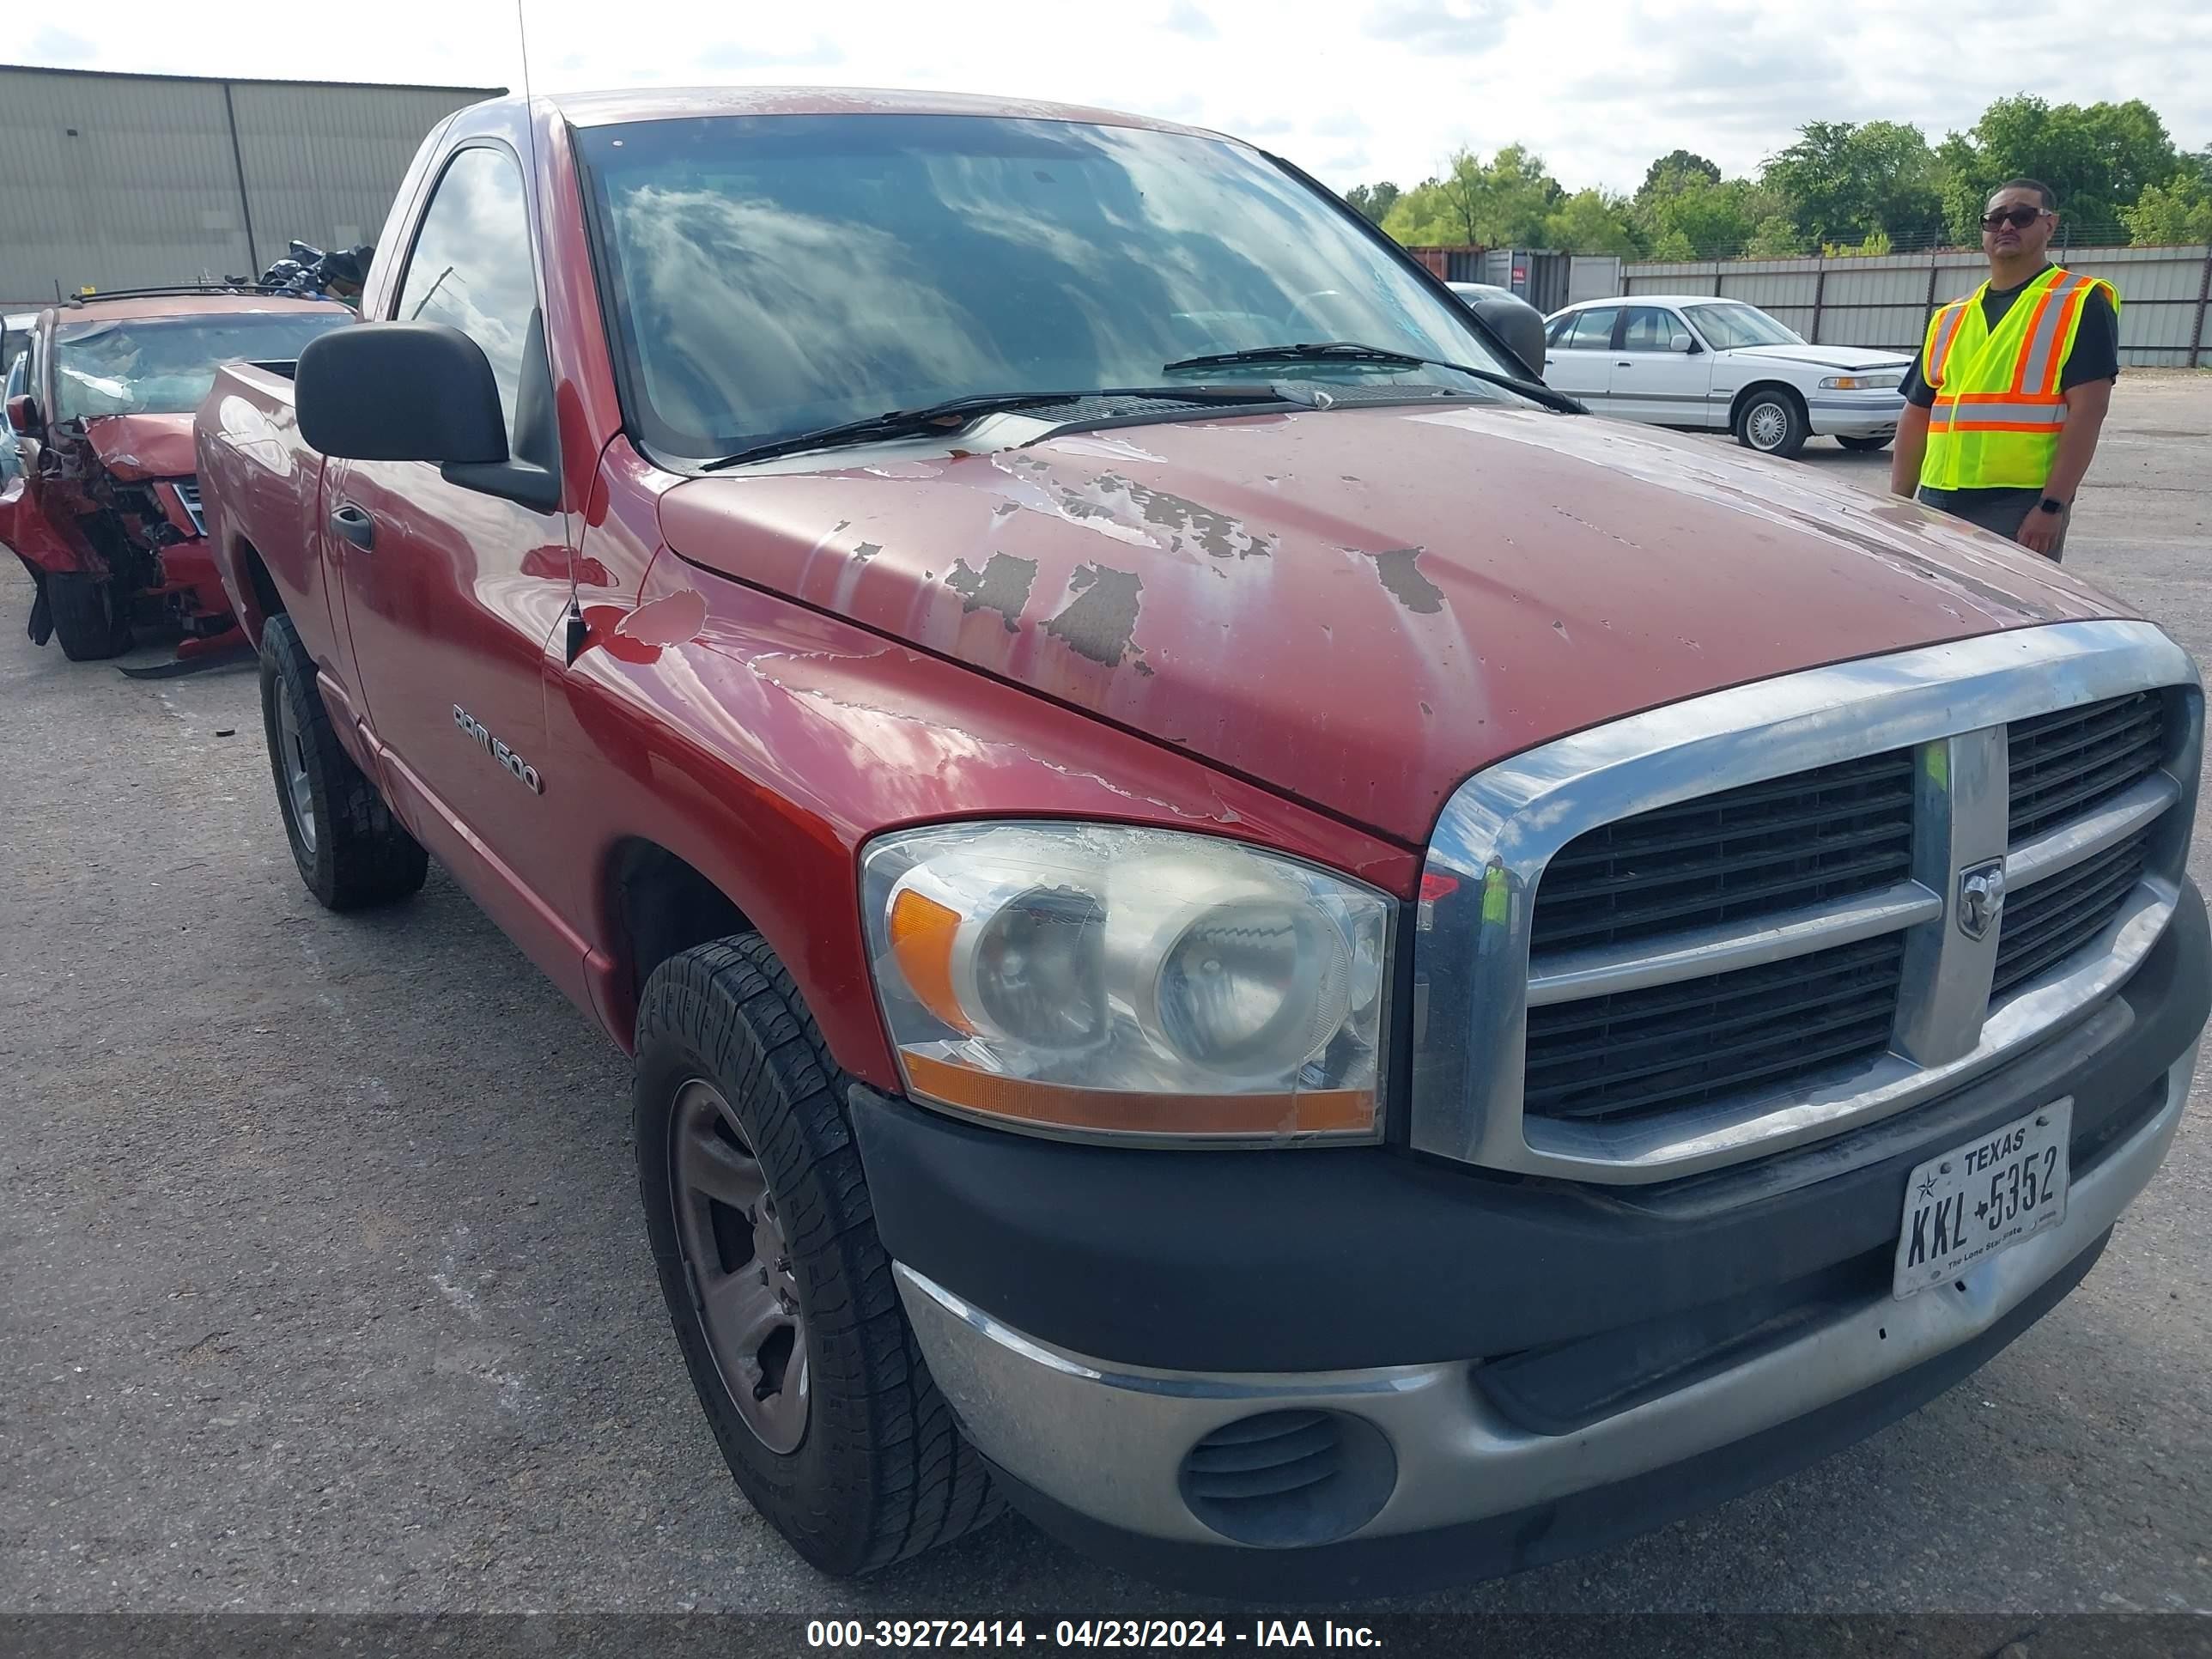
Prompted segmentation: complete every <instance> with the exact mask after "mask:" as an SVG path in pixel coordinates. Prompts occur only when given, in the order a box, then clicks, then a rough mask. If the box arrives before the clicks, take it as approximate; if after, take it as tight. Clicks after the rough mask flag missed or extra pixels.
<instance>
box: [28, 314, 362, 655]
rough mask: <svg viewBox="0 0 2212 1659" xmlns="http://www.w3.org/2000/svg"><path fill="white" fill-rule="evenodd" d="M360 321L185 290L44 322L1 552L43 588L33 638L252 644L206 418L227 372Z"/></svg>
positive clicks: (188, 646) (119, 646)
mask: <svg viewBox="0 0 2212 1659" xmlns="http://www.w3.org/2000/svg"><path fill="white" fill-rule="evenodd" d="M352 319H353V313H352V312H350V311H349V310H347V309H346V308H345V307H343V306H340V305H337V304H334V303H332V302H330V301H307V300H294V299H283V298H278V297H276V296H272V295H250V294H233V293H220V292H217V293H205V292H197V291H192V292H185V293H172V292H164V293H160V294H136V295H108V296H104V297H94V296H87V297H84V298H81V299H76V300H71V301H66V302H64V304H61V305H58V306H54V307H50V308H49V309H47V310H46V311H43V312H41V313H39V316H38V320H37V322H36V323H35V324H34V325H33V327H32V329H31V331H30V337H29V349H28V350H27V353H26V354H25V355H24V358H23V363H22V368H21V374H20V376H11V377H10V380H9V398H8V426H9V439H10V441H11V442H12V444H13V446H14V447H15V450H16V453H17V458H18V460H19V463H20V465H18V466H16V467H15V468H11V469H9V475H8V476H5V477H4V478H3V479H0V543H5V544H7V545H8V546H9V547H10V548H12V549H13V550H15V556H16V557H18V558H19V559H21V561H22V562H23V564H24V567H25V568H27V569H28V570H29V571H30V573H31V580H32V581H33V583H34V584H35V585H36V588H37V596H36V598H35V599H33V603H32V607H31V617H30V635H31V638H32V640H33V642H34V643H36V644H40V645H44V644H45V643H46V641H47V640H48V639H49V638H53V637H57V636H58V638H59V639H60V641H61V647H62V652H63V653H64V655H65V656H67V657H69V658H70V659H71V660H73V661H79V662H81V661H84V660H86V659H90V658H97V657H112V656H115V655H117V654H118V653H120V652H122V651H125V650H126V649H128V648H129V647H130V644H131V627H132V625H133V624H134V623H138V624H142V625H146V626H159V625H164V624H166V625H168V626H171V627H174V628H178V629H181V631H182V632H183V634H184V635H185V640H184V643H183V645H182V646H181V647H179V655H182V656H190V655H192V654H195V653H204V652H208V651H211V650H218V649H221V648H222V647H224V646H225V645H227V644H228V643H229V642H230V641H232V640H233V639H235V638H236V637H238V635H237V623H236V620H235V619H234V617H232V615H231V611H230V602H229V601H228V599H225V598H224V597H223V592H222V582H221V580H219V579H218V577H217V575H216V568H215V564H214V562H213V560H212V559H210V556H209V555H208V551H207V537H206V530H205V527H204V525H203V523H202V521H201V518H200V506H199V484H198V482H197V479H196V478H195V477H194V476H193V462H192V410H194V409H195V408H197V406H198V404H199V401H200V399H201V398H204V397H205V396H206V395H207V390H208V387H209V386H210V384H212V383H213V381H214V379H215V372H216V368H217V366H218V365H220V364H222V363H224V362H232V361H234V360H236V359H240V358H245V359H250V360H255V361H265V360H270V359H279V360H286V359H290V358H293V357H296V356H299V354H300V350H301V348H302V347H303V346H305V345H306V344H307V342H308V341H309V340H310V339H312V338H313V337H315V336H316V335H317V334H319V333H320V332H322V331H324V330H325V329H328V328H331V327H335V326H337V325H340V324H343V323H347V322H350V321H351V320H352Z"/></svg>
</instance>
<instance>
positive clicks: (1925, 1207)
mask: <svg viewBox="0 0 2212 1659" xmlns="http://www.w3.org/2000/svg"><path fill="white" fill-rule="evenodd" d="M2073 1121H2074V1102H2073V1100H2072V1099H2071V1098H2070V1097H2069V1098H2068V1099H2065V1100H2061V1101H2057V1102H2055V1103H2052V1104H2051V1105H2049V1106H2045V1107H2043V1108H2042V1109H2039V1110H2037V1111H2033V1112H2030V1113H2029V1114H2028V1115H2027V1116H2026V1117H2023V1118H2015V1120H2014V1121H2012V1122H2010V1123H2008V1124H2006V1125H2005V1126H2004V1127H2002V1129H1993V1130H1991V1131H1990V1133H1987V1134H1985V1135H1983V1136H1981V1137H1980V1138H1978V1139H1974V1140H1970V1141H1968V1142H1967V1143H1966V1145H1965V1146H1959V1147H1954V1148H1953V1149H1952V1150H1951V1151H1950V1152H1946V1153H1944V1154H1943V1155H1942V1157H1941V1158H1929V1160H1928V1161H1927V1162H1926V1163H1925V1164H1922V1165H1920V1166H1919V1168H1917V1169H1916V1170H1913V1172H1912V1174H1911V1176H1910V1177H1909V1178H1908V1179H1907V1180H1906V1182H1905V1220H1904V1225H1902V1226H1901V1227H1900V1228H1899V1231H1898V1236H1897V1269H1896V1274H1895V1278H1894V1279H1893V1283H1892V1285H1891V1291H1892V1293H1893V1295H1895V1296H1897V1297H1899V1298H1902V1297H1908V1296H1911V1294H1912V1293H1913V1292H1914V1291H1924V1290H1926V1289H1927V1288H1928V1287H1929V1285H1942V1284H1945V1283H1948V1281H1950V1280H1952V1279H1957V1278H1958V1277H1959V1276H1960V1274H1961V1273H1965V1272H1966V1269H1967V1268H1969V1267H1972V1266H1973V1265H1974V1264H1975V1263H1976V1262H1978V1261H1987V1260H1988V1259H1989V1258H1990V1256H1993V1255H1996V1253H1997V1252H1998V1251H1999V1250H2005V1249H2011V1248H2012V1247H2013V1246H2014V1245H2015V1244H2017V1243H2020V1242H2021V1240H2022V1239H2027V1238H2033V1237H2035V1236H2036V1234H2038V1233H2039V1232H2043V1231H2046V1230H2047V1229H2049V1228H2052V1227H2056V1226H2057V1225H2058V1224H2059V1223H2060V1222H2062V1221H2063V1220H2064V1219H2065V1218H2066V1179H2067V1169H2066V1149H2067V1146H2068V1144H2069V1139H2070V1138H2071V1137H2070V1135H2069V1129H2070V1127H2071V1126H2072V1124H2073Z"/></svg>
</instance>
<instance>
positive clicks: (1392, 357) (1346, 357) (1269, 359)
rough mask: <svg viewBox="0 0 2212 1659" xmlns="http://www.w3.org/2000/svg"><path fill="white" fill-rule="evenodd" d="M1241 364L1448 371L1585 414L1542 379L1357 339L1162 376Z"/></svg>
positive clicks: (1229, 358) (1214, 359) (1229, 355)
mask: <svg viewBox="0 0 2212 1659" xmlns="http://www.w3.org/2000/svg"><path fill="white" fill-rule="evenodd" d="M1238 363H1382V364H1389V365H1391V366H1394V367H1395V368H1449V369H1450V370H1452V371H1453V372H1454V373H1455V374H1468V375H1472V376H1473V377H1474V379H1476V380H1481V381H1484V382H1485V383H1486V384H1488V385H1490V386H1504V388H1505V389H1506V390H1507V391H1508V392H1519V393H1520V394H1521V395H1522V397H1524V398H1533V399H1534V401H1536V402H1537V403H1540V404H1544V405H1545V406H1546V407H1547V408H1550V409H1556V410H1559V411H1560V412H1561V413H1562V414H1567V415H1580V414H1583V413H1585V412H1586V411H1585V410H1583V406H1582V404H1579V403H1577V401H1576V400H1575V399H1574V398H1570V397H1569V396H1567V394H1566V393H1565V392H1554V391H1553V390H1552V388H1551V387H1549V386H1546V385H1545V384H1544V383H1543V382H1542V381H1541V380H1519V379H1516V377H1515V376H1513V375H1510V374H1499V373H1498V371H1497V370H1495V369H1490V368H1475V367H1474V365H1473V364H1471V363H1455V362H1450V361H1449V359H1446V358H1443V357H1424V356H1419V354H1418V353H1415V352H1411V351H1394V350H1392V349H1390V348H1389V347H1388V346H1372V345H1362V344H1361V343H1359V342H1358V341H1357V340H1316V341H1310V342H1307V343H1300V344H1294V345H1263V346H1246V347H1245V348H1244V349H1243V350H1241V351H1209V352H1206V353H1204V354H1203V355H1201V356H1196V357H1178V358H1176V360H1175V362H1171V363H1162V364H1161V365H1160V373H1161V374H1176V373H1178V372H1179V371H1181V370H1183V369H1187V368H1232V367H1234V366H1235V365H1237V364H1238Z"/></svg>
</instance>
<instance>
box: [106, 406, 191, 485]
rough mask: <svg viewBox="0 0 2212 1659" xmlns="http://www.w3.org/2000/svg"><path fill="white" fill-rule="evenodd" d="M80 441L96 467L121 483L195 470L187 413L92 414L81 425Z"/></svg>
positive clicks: (177, 475) (188, 474) (185, 475)
mask: <svg viewBox="0 0 2212 1659" xmlns="http://www.w3.org/2000/svg"><path fill="white" fill-rule="evenodd" d="M84 441H85V442H87V443H88V444H90V445H91V446H92V453H94V454H95V455H97V456H99V457H100V465H102V466H104V467H106V469H107V470H108V471H110V472H112V473H113V474H114V475H115V477H118V478H119V479H121V480H123V481H124V482H125V483H136V482H137V481H138V480H140V479H143V478H189V477H191V476H192V475H193V474H194V473H195V472H197V471H198V470H199V462H198V460H197V458H196V457H195V456H194V455H193V453H192V417H191V416H190V415H188V414H187V415H95V416H93V417H92V418H91V419H90V420H88V421H87V422H85V423H84Z"/></svg>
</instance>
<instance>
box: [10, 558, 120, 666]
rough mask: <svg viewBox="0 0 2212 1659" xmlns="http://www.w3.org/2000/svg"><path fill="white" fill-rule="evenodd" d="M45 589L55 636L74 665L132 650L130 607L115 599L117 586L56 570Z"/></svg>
mask: <svg viewBox="0 0 2212 1659" xmlns="http://www.w3.org/2000/svg"><path fill="white" fill-rule="evenodd" d="M44 586H45V588H46V606H47V614H48V616H49V617H51V618H52V623H53V630H54V637H55V638H56V639H58V640H59V641H61V644H62V655H64V657H67V658H68V659H70V661H71V662H97V661H99V660H100V659H102V658H104V657H119V656H121V655H122V654H123V653H125V651H128V650H129V649H130V648H131V616H130V607H129V606H128V605H125V604H123V603H122V602H121V601H120V600H119V599H118V598H117V597H116V592H115V584H114V583H113V582H112V581H111V580H108V579H107V578H106V577H105V576H93V575H88V574H85V573H84V572H83V571H81V570H57V571H55V572H53V573H52V574H50V575H48V576H47V578H46V582H45V584H44ZM33 626H34V627H35V624H33Z"/></svg>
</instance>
